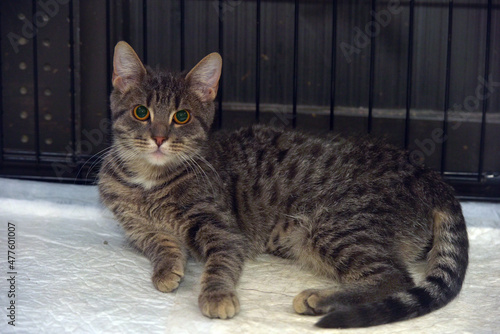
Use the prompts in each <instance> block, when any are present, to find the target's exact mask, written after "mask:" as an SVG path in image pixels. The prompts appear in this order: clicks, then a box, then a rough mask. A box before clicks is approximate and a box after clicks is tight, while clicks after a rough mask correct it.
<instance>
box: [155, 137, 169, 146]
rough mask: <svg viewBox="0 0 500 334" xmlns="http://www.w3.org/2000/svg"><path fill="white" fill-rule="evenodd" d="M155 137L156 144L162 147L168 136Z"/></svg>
mask: <svg viewBox="0 0 500 334" xmlns="http://www.w3.org/2000/svg"><path fill="white" fill-rule="evenodd" d="M153 139H154V141H155V142H156V145H158V147H160V146H161V144H163V142H164V141H165V140H167V138H166V137H153Z"/></svg>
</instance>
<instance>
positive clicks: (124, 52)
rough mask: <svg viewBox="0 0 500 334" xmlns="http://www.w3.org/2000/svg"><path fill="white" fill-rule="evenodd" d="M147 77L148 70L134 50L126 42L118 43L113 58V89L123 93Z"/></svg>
mask: <svg viewBox="0 0 500 334" xmlns="http://www.w3.org/2000/svg"><path fill="white" fill-rule="evenodd" d="M144 75H146V69H145V68H144V65H142V62H141V60H140V59H139V57H138V56H137V54H136V53H135V51H134V49H132V47H131V46H130V45H128V44H127V43H126V42H123V41H122V42H118V44H116V46H115V55H114V58H113V79H112V80H113V87H114V88H116V89H118V90H119V91H121V92H122V93H124V92H126V91H127V90H129V89H130V88H131V87H133V86H136V85H137V84H138V83H139V82H140V81H141V80H142V78H143V77H144Z"/></svg>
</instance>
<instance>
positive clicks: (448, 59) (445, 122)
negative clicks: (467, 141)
mask: <svg viewBox="0 0 500 334" xmlns="http://www.w3.org/2000/svg"><path fill="white" fill-rule="evenodd" d="M452 39H453V0H449V2H448V41H447V46H446V77H445V87H444V119H443V138H444V139H445V140H444V141H443V144H442V145H441V174H444V172H445V171H446V153H447V138H448V111H449V109H450V75H451V47H452V44H451V43H452Z"/></svg>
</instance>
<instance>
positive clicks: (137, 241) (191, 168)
mask: <svg viewBox="0 0 500 334" xmlns="http://www.w3.org/2000/svg"><path fill="white" fill-rule="evenodd" d="M129 48H130V47H128V45H125V44H119V46H117V49H116V50H117V51H116V54H115V74H114V80H113V84H114V86H115V91H114V92H113V94H112V98H111V100H112V110H113V118H114V123H113V130H114V145H113V148H112V149H111V150H110V153H109V154H108V155H107V156H106V158H105V159H104V161H103V166H102V168H101V172H100V181H99V189H100V193H101V197H102V199H103V201H104V203H105V205H106V206H108V207H109V208H110V209H111V210H112V211H113V213H114V214H115V216H116V217H117V219H118V220H119V221H120V223H121V224H122V226H123V227H124V229H125V231H126V233H127V235H128V237H129V238H130V240H131V241H132V242H133V243H134V245H136V246H137V247H138V248H139V249H140V250H141V251H142V252H144V253H145V254H146V256H148V257H149V258H150V259H151V261H152V263H153V266H154V269H153V271H154V273H153V283H154V285H155V286H156V287H157V288H158V289H159V290H160V291H164V292H169V291H172V290H174V289H176V288H177V287H178V285H179V283H180V280H181V278H182V276H183V274H184V265H185V261H186V259H187V256H188V254H192V255H193V256H195V257H197V258H198V259H200V260H203V261H205V271H204V274H203V276H202V282H201V285H202V286H201V289H202V290H201V294H200V298H199V303H200V308H201V310H202V312H203V313H204V314H205V315H207V316H209V317H219V318H228V317H232V316H234V315H235V314H236V313H237V312H238V310H239V302H238V299H237V296H236V292H235V289H236V284H237V282H238V279H239V276H240V274H241V272H242V268H243V265H244V261H245V260H246V259H248V258H252V257H255V256H256V255H258V254H261V253H263V252H268V253H272V254H275V255H278V256H282V257H286V258H290V259H293V260H295V261H296V262H298V263H300V264H302V265H304V266H307V267H310V268H312V269H314V270H315V271H317V272H319V273H321V274H323V275H326V276H328V277H330V278H332V279H333V280H335V281H336V282H338V283H340V286H333V284H332V289H328V290H306V291H304V292H302V293H301V294H299V295H298V296H297V297H296V298H295V300H294V303H293V304H294V308H295V310H296V311H297V312H298V313H302V314H324V313H329V312H330V313H329V314H328V315H327V316H326V317H325V318H324V319H322V320H321V321H320V323H319V326H323V327H363V326H371V325H377V324H383V323H388V322H393V321H399V320H403V319H408V318H412V317H415V316H418V315H421V314H425V313H428V312H430V311H432V310H434V309H436V308H439V307H441V306H443V305H445V304H446V303H448V302H449V301H450V300H451V299H452V298H454V297H455V296H456V295H457V294H458V292H459V291H460V288H461V285H462V282H463V279H464V275H465V270H466V267H467V248H468V242H467V232H466V229H465V222H464V219H463V216H462V213H461V209H460V205H459V203H458V202H457V200H456V199H455V198H454V197H453V194H452V191H451V188H450V187H449V186H447V185H446V184H445V183H443V182H442V181H441V180H440V178H439V177H438V175H436V174H435V173H434V172H431V171H429V170H428V169H425V168H423V167H420V166H415V165H413V164H411V163H410V162H409V161H408V157H407V155H406V154H405V153H404V152H402V151H400V150H398V149H395V148H393V147H391V146H389V145H385V144H382V143H373V142H370V141H367V140H359V141H348V140H345V139H341V138H329V139H325V138H323V139H321V138H315V137H311V136H306V135H304V134H301V133H299V132H294V131H285V130H279V129H273V128H268V127H264V126H254V127H249V128H245V129H241V130H239V131H237V132H232V133H219V134H214V135H212V134H210V132H209V127H210V124H211V123H212V119H213V105H212V100H213V98H215V94H216V90H217V82H218V78H219V75H220V60H219V59H220V58H217V57H218V56H214V55H211V56H208V57H207V58H205V59H204V60H202V62H200V64H199V65H198V66H197V67H195V68H194V69H193V70H192V71H191V72H190V73H189V74H188V75H187V76H186V77H184V76H173V75H171V74H165V73H159V72H154V71H152V70H150V69H148V70H146V69H145V68H144V67H142V64H141V63H140V61H139V60H138V58H137V56H135V54H133V51H131V49H130V50H129ZM132 70H134V71H132ZM217 71H218V72H217ZM116 78H118V79H116ZM214 78H215V79H214ZM120 80H121V81H120ZM136 106H146V107H147V108H148V110H149V112H148V113H147V115H148V118H146V119H142V118H143V117H138V115H137V114H135V116H133V115H132V111H131V109H134V107H136ZM179 110H180V111H179ZM185 110H189V117H187V116H186V111H185ZM140 111H143V113H139V116H143V115H145V111H144V110H140ZM134 113H135V109H134ZM178 116H179V117H178ZM134 117H135V118H134ZM178 118H179V119H181V120H182V121H179V119H178ZM186 119H187V121H186V123H182V122H184V121H185V120H186ZM421 261H427V266H426V272H425V278H424V279H423V280H422V281H421V282H418V283H417V284H416V283H415V282H414V280H413V278H412V276H411V275H410V270H411V269H412V267H413V266H415V265H416V264H418V263H419V262H421Z"/></svg>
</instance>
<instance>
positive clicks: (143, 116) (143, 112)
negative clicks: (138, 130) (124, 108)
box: [134, 105, 149, 121]
mask: <svg viewBox="0 0 500 334" xmlns="http://www.w3.org/2000/svg"><path fill="white" fill-rule="evenodd" d="M134 117H135V118H137V119H138V120H139V121H145V120H147V119H148V118H149V110H148V108H146V107H145V106H143V105H138V106H137V107H135V108H134Z"/></svg>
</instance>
